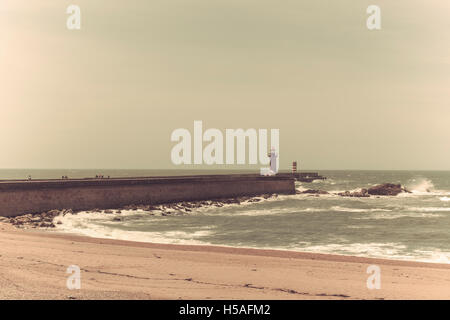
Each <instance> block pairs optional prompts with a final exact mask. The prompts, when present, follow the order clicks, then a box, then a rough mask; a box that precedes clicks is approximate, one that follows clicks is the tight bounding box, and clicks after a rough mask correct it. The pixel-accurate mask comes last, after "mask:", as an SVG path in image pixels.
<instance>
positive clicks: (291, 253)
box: [0, 222, 450, 269]
mask: <svg viewBox="0 0 450 320" xmlns="http://www.w3.org/2000/svg"><path fill="white" fill-rule="evenodd" d="M0 223H1V222H0ZM24 231H25V232H30V233H38V234H39V233H42V234H45V235H48V236H50V237H51V236H55V237H61V238H66V237H74V238H77V239H78V240H79V241H86V242H89V239H92V240H93V242H96V243H97V242H101V241H103V243H106V242H108V243H109V242H110V243H109V244H117V245H126V246H135V247H148V248H157V249H168V250H177V249H182V250H186V251H193V252H196V251H203V250H206V251H211V252H218V253H233V254H242V255H254V256H270V257H278V258H291V259H294V258H299V259H301V258H310V259H317V260H325V261H342V262H359V263H372V264H373V263H383V264H392V265H394V264H395V265H405V266H413V267H427V266H428V267H434V266H440V267H443V268H444V269H447V268H449V269H450V263H442V262H432V261H418V260H406V259H395V258H392V259H390V258H380V257H365V256H356V255H348V254H338V253H323V252H313V251H300V250H299V251H297V250H290V249H282V248H254V247H236V246H231V245H218V244H188V243H183V244H179V243H162V242H148V241H138V240H125V239H114V238H102V237H94V236H88V235H84V234H78V233H76V232H73V233H70V232H63V231H59V230H55V229H25V230H24ZM390 262H391V263H390ZM398 263H400V264H398ZM402 263H405V264H402Z"/></svg>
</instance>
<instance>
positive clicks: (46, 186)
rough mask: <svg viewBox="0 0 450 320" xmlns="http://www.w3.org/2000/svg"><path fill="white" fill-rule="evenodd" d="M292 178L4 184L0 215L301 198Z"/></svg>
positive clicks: (0, 191) (213, 177)
mask: <svg viewBox="0 0 450 320" xmlns="http://www.w3.org/2000/svg"><path fill="white" fill-rule="evenodd" d="M295 178H296V177H294V176H293V175H291V174H280V175H276V176H270V177H263V176H260V175H256V174H228V175H196V176H168V177H136V178H108V179H90V178H87V179H54V180H50V179H49V180H29V181H28V180H0V216H3V217H14V216H19V215H23V214H29V213H41V212H46V211H49V210H54V209H57V210H62V209H72V210H76V211H80V210H93V209H111V208H120V207H124V206H127V205H156V204H164V203H174V202H182V201H199V200H214V199H226V198H234V197H241V196H259V195H265V194H295Z"/></svg>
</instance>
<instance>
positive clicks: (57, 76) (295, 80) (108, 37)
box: [0, 0, 450, 170]
mask: <svg viewBox="0 0 450 320" xmlns="http://www.w3.org/2000/svg"><path fill="white" fill-rule="evenodd" d="M70 4H77V5H79V6H80V7H81V10H82V25H81V30H79V31H69V30H68V29H67V28H66V19H67V17H68V15H67V14H66V12H65V11H66V8H67V7H68V6H69V5H70ZM370 4H376V5H379V6H380V7H381V10H382V29H381V30H380V31H369V30H368V29H367V27H366V19H367V16H368V15H367V14H366V9H367V7H368V5H370ZM449 9H450V3H449V2H448V1H442V0H428V1H423V0H396V1H392V0H390V1H387V0H371V1H362V0H361V1H355V0H340V1H335V0H327V1H324V0H308V1H302V0H295V1H294V0H292V1H287V0H283V1H275V0H272V1H266V0H255V1H250V0H214V1H211V0H167V1H163V0H154V1H142V0H131V1H130V0H128V1H106V0H96V1H92V0H72V1H63V0H58V1H56V0H33V1H30V0H2V1H0V111H1V113H0V115H1V117H0V150H1V152H2V153H1V155H2V156H1V157H0V168H150V169H158V168H171V167H173V165H172V164H171V161H170V151H171V149H172V147H173V146H174V145H175V143H173V142H171V141H170V134H171V132H172V131H173V130H174V129H176V128H187V129H189V130H191V131H192V130H193V121H194V120H202V121H203V125H204V127H205V128H217V129H221V130H223V131H225V129H226V128H230V129H231V128H244V129H246V128H256V129H258V128H266V129H270V128H278V129H280V144H281V165H282V167H288V166H289V165H290V163H291V162H292V160H297V161H298V162H299V166H300V168H309V169H312V168H316V169H436V170H437V169H444V170H450V10H449Z"/></svg>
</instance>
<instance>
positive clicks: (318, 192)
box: [300, 189, 328, 194]
mask: <svg viewBox="0 0 450 320" xmlns="http://www.w3.org/2000/svg"><path fill="white" fill-rule="evenodd" d="M300 193H302V194H328V191H324V190H314V189H308V190H305V191H302V192H300Z"/></svg>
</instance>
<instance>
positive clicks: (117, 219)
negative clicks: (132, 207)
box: [113, 217, 122, 221]
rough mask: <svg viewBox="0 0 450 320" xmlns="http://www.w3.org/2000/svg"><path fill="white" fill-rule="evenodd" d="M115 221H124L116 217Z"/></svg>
mask: <svg viewBox="0 0 450 320" xmlns="http://www.w3.org/2000/svg"><path fill="white" fill-rule="evenodd" d="M113 221H122V219H121V218H119V217H114V218H113Z"/></svg>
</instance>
